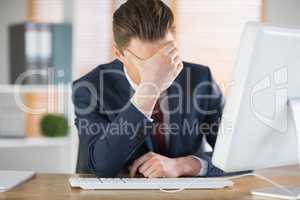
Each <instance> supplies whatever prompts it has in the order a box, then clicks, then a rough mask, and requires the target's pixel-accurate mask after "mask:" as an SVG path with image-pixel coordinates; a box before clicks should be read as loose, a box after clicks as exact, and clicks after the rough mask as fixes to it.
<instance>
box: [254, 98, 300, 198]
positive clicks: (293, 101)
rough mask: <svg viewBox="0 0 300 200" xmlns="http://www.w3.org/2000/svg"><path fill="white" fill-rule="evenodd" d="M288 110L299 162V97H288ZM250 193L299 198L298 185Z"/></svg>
mask: <svg viewBox="0 0 300 200" xmlns="http://www.w3.org/2000/svg"><path fill="white" fill-rule="evenodd" d="M288 106H289V112H290V113H291V116H292V119H293V121H294V126H295V130H296V134H297V140H298V147H297V148H298V156H299V158H298V162H299V163H298V164H300V97H299V98H290V99H289V102H288ZM251 194H253V195H257V196H263V197H271V198H280V199H293V200H296V199H300V187H284V188H279V187H271V188H263V189H258V190H253V191H251Z"/></svg>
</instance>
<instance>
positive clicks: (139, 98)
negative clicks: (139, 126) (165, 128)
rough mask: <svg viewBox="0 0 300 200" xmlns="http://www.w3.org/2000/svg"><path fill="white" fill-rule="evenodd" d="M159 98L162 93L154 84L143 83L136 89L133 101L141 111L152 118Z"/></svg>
mask: <svg viewBox="0 0 300 200" xmlns="http://www.w3.org/2000/svg"><path fill="white" fill-rule="evenodd" d="M159 96H160V91H159V90H158V88H157V87H156V86H155V85H154V84H151V83H141V84H140V85H139V86H138V87H137V88H136V91H135V94H134V96H133V97H132V101H133V102H134V105H135V106H136V107H138V109H139V110H140V111H142V112H143V113H144V114H145V115H146V116H147V117H148V118H150V117H151V115H152V111H153V109H154V106H155V104H156V102H157V100H158V98H159Z"/></svg>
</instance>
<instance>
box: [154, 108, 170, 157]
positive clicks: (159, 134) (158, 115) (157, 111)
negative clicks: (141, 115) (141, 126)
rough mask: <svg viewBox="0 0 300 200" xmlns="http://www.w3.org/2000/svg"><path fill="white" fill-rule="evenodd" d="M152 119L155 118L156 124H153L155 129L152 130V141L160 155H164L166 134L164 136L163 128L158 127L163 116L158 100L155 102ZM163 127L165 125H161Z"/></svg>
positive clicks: (165, 151)
mask: <svg viewBox="0 0 300 200" xmlns="http://www.w3.org/2000/svg"><path fill="white" fill-rule="evenodd" d="M152 119H154V120H155V122H156V126H155V131H154V135H153V138H154V141H155V143H156V145H157V147H158V151H159V153H160V154H162V155H166V153H167V147H166V136H165V134H164V133H165V130H164V129H162V127H160V126H161V125H162V123H163V120H164V116H163V113H162V111H161V108H160V105H159V102H157V103H156V104H155V107H154V110H153V114H152ZM163 127H165V126H163Z"/></svg>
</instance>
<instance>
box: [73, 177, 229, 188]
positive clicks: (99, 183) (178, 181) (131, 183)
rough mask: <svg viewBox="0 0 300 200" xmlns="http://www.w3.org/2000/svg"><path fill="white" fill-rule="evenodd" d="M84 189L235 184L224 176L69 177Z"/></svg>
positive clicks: (211, 186)
mask: <svg viewBox="0 0 300 200" xmlns="http://www.w3.org/2000/svg"><path fill="white" fill-rule="evenodd" d="M69 183H70V185H71V186H72V187H78V188H81V189H84V190H155V189H221V188H225V187H231V186H233V182H232V181H230V180H227V179H224V178H156V179H148V178H81V177H73V178H70V179H69Z"/></svg>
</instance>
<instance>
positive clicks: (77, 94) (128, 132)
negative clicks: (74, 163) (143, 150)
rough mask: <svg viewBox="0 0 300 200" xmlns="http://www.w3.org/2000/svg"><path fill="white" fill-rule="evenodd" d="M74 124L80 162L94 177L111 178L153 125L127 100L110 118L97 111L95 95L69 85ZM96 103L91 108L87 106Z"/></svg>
mask: <svg viewBox="0 0 300 200" xmlns="http://www.w3.org/2000/svg"><path fill="white" fill-rule="evenodd" d="M73 102H74V106H75V116H76V119H75V125H76V127H77V129H78V134H79V141H80V146H79V149H80V152H79V153H81V157H82V158H84V159H83V160H84V162H85V163H84V165H85V166H87V168H88V169H89V170H90V171H91V172H93V173H95V174H96V175H97V176H98V177H114V176H116V175H117V174H118V173H119V172H120V171H121V170H122V168H123V167H124V166H125V164H126V162H127V161H128V160H129V159H130V157H131V155H132V154H133V153H134V152H135V150H136V149H137V148H139V146H140V145H141V144H142V143H143V142H144V140H145V138H146V136H147V135H148V133H149V131H151V130H152V128H153V123H152V122H150V121H149V120H148V119H147V118H146V117H145V116H144V114H143V113H141V112H140V111H139V110H137V108H136V107H135V106H134V105H133V104H132V103H131V102H128V104H127V105H126V106H125V107H124V108H123V109H121V110H122V111H120V112H119V113H118V114H117V116H116V117H114V119H113V120H112V121H111V120H109V118H108V116H107V115H106V114H104V113H100V112H99V102H98V98H97V97H95V95H93V94H92V93H91V91H89V89H87V88H84V87H82V88H78V89H76V91H75V90H74V87H73ZM91 102H96V104H95V106H94V108H93V109H90V108H89V106H90V105H91Z"/></svg>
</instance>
